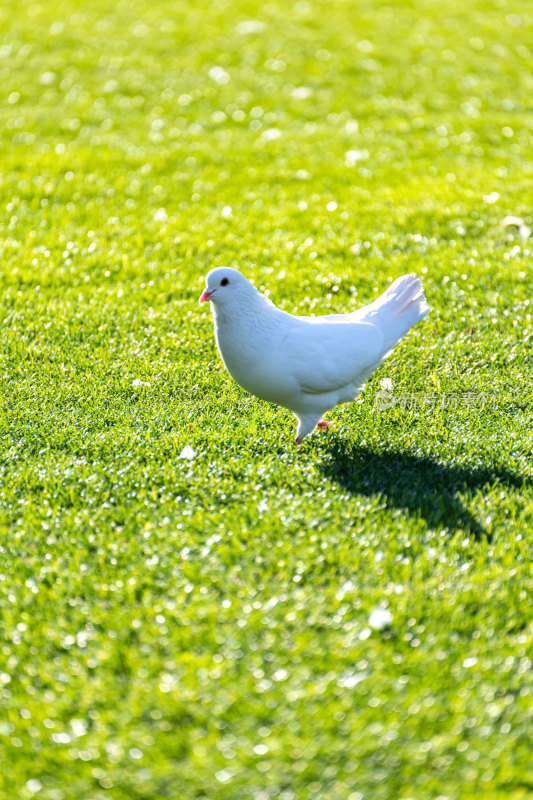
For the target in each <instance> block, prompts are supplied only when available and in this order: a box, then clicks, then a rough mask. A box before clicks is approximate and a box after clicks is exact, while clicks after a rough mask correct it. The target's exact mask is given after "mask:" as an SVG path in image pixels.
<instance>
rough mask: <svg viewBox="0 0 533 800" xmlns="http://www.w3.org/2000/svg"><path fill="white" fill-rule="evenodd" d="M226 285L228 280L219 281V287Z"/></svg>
mask: <svg viewBox="0 0 533 800" xmlns="http://www.w3.org/2000/svg"><path fill="white" fill-rule="evenodd" d="M228 283H229V280H228V279H227V278H222V280H221V281H220V285H221V286H227V285H228Z"/></svg>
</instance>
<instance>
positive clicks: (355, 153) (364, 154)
mask: <svg viewBox="0 0 533 800" xmlns="http://www.w3.org/2000/svg"><path fill="white" fill-rule="evenodd" d="M367 158H368V150H347V151H346V153H345V154H344V161H345V164H346V166H347V167H355V165H356V164H357V162H358V161H364V160H365V159H367Z"/></svg>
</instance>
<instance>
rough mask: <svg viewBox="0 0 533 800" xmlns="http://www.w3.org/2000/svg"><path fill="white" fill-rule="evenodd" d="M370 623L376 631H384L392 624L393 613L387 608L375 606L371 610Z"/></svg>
mask: <svg viewBox="0 0 533 800" xmlns="http://www.w3.org/2000/svg"><path fill="white" fill-rule="evenodd" d="M368 624H369V625H370V627H371V628H372V629H373V630H375V631H384V630H385V629H386V628H390V626H391V625H392V614H391V613H390V611H389V610H388V609H387V608H375V609H374V610H373V611H371V612H370V615H369V617H368Z"/></svg>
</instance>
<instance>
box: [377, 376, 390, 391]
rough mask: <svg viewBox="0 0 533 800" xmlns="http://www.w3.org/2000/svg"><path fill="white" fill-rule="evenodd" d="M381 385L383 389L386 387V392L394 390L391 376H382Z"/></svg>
mask: <svg viewBox="0 0 533 800" xmlns="http://www.w3.org/2000/svg"><path fill="white" fill-rule="evenodd" d="M379 385H380V386H381V388H382V389H385V391H386V392H392V381H391V379H390V378H382V379H381V380H380V382H379Z"/></svg>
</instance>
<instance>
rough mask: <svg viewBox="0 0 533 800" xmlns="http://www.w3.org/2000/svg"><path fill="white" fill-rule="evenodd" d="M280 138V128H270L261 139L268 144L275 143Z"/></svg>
mask: <svg viewBox="0 0 533 800" xmlns="http://www.w3.org/2000/svg"><path fill="white" fill-rule="evenodd" d="M280 136H281V131H280V130H279V129H278V128H268V129H267V130H266V131H263V133H262V134H261V138H262V139H264V140H265V141H267V142H273V141H275V140H276V139H279V137H280Z"/></svg>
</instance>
